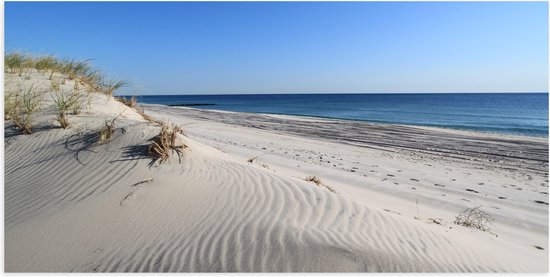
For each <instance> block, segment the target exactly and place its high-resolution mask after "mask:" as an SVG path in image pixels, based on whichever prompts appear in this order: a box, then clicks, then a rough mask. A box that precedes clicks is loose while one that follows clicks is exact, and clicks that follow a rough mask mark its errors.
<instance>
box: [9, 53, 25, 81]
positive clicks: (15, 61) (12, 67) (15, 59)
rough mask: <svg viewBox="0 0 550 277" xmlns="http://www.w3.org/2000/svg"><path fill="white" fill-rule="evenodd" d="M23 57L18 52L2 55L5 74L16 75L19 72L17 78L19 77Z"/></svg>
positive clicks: (23, 55) (23, 60) (21, 70)
mask: <svg viewBox="0 0 550 277" xmlns="http://www.w3.org/2000/svg"><path fill="white" fill-rule="evenodd" d="M25 57H26V55H25V54H23V53H20V52H13V53H9V54H6V55H4V69H5V70H6V72H10V73H16V72H18V71H19V72H20V73H19V76H21V73H22V72H23V64H24V62H25Z"/></svg>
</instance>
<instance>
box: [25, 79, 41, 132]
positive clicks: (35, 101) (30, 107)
mask: <svg viewBox="0 0 550 277" xmlns="http://www.w3.org/2000/svg"><path fill="white" fill-rule="evenodd" d="M21 101H22V109H23V112H24V115H23V118H22V120H21V129H22V131H23V134H25V135H30V134H32V116H33V115H34V114H35V113H36V112H37V111H38V110H39V109H40V104H41V103H42V97H41V94H40V93H38V92H37V91H36V90H35V89H34V87H33V85H31V86H30V87H29V88H28V89H25V90H24V91H23V95H22V99H21Z"/></svg>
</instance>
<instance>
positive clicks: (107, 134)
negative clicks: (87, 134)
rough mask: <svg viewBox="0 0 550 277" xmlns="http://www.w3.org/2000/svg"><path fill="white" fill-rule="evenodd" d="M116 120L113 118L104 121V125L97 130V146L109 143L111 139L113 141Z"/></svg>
mask: <svg viewBox="0 0 550 277" xmlns="http://www.w3.org/2000/svg"><path fill="white" fill-rule="evenodd" d="M116 119H117V118H116V117H115V118H113V119H112V120H105V125H104V126H103V127H102V128H101V129H100V130H99V136H98V138H97V143H98V144H103V143H109V142H110V141H111V139H113V134H114V133H115V121H116Z"/></svg>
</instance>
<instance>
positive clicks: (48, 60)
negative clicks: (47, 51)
mask: <svg viewBox="0 0 550 277" xmlns="http://www.w3.org/2000/svg"><path fill="white" fill-rule="evenodd" d="M56 61H57V59H56V58H55V57H54V56H51V55H50V56H43V57H37V58H36V59H35V61H34V68H36V70H38V72H42V75H44V74H45V73H46V71H48V70H51V69H53V68H54V67H55V63H56ZM50 80H51V76H50Z"/></svg>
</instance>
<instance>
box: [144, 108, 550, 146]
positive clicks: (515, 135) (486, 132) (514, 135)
mask: <svg viewBox="0 0 550 277" xmlns="http://www.w3.org/2000/svg"><path fill="white" fill-rule="evenodd" d="M140 105H160V106H167V107H184V108H187V107H189V108H193V107H195V106H216V105H218V104H214V103H206V104H205V103H198V104H195V103H189V104H148V103H140ZM197 109H200V108H197ZM203 110H208V111H215V112H229V113H246V114H258V115H266V116H281V117H297V118H310V119H326V120H332V121H344V122H345V121H353V122H364V123H369V124H374V125H394V126H405V127H417V128H425V129H435V130H440V131H444V130H449V131H457V132H467V133H473V134H475V133H479V134H483V135H495V136H507V137H510V138H512V139H520V138H528V139H529V138H531V139H546V140H548V138H549V136H548V135H549V133H545V135H542V134H541V135H535V134H523V133H514V132H497V131H490V130H481V129H473V128H455V127H445V126H439V125H422V124H412V123H411V124H404V123H392V122H385V121H376V120H367V119H353V118H336V117H328V116H320V115H319V116H316V115H300V114H283V113H265V112H241V111H228V110H217V109H203Z"/></svg>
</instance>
